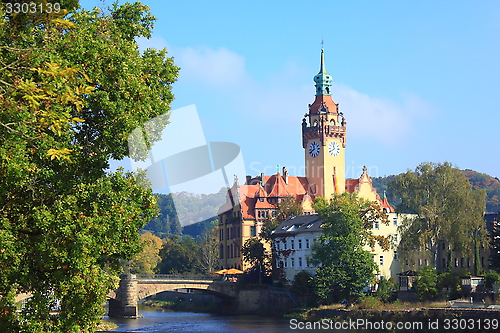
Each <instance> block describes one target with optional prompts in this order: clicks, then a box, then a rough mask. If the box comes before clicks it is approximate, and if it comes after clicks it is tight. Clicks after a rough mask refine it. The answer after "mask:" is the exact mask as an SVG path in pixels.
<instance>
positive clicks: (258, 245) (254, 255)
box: [241, 237, 269, 267]
mask: <svg viewBox="0 0 500 333" xmlns="http://www.w3.org/2000/svg"><path fill="white" fill-rule="evenodd" d="M241 254H242V255H243V258H244V260H245V261H246V262H248V263H249V264H250V265H252V266H260V267H264V266H265V265H266V263H267V262H268V261H269V253H268V251H266V248H265V247H264V244H262V242H261V240H260V239H259V237H252V238H249V239H247V240H246V241H245V244H243V246H242V247H241Z"/></svg>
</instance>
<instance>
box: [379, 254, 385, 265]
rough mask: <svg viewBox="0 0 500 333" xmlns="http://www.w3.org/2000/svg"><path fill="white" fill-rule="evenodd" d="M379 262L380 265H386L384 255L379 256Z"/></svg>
mask: <svg viewBox="0 0 500 333" xmlns="http://www.w3.org/2000/svg"><path fill="white" fill-rule="evenodd" d="M379 264H380V266H384V256H380V257H379Z"/></svg>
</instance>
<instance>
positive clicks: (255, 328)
mask: <svg viewBox="0 0 500 333" xmlns="http://www.w3.org/2000/svg"><path fill="white" fill-rule="evenodd" d="M139 314H140V315H142V318H138V319H121V318H106V320H107V321H110V322H113V323H115V324H117V325H118V328H117V329H115V331H118V332H141V333H147V332H155V333H163V332H206V333H215V332H217V333H235V332H248V333H250V332H251V333H274V332H276V333H282V332H297V331H298V330H297V329H292V328H291V327H290V319H286V318H280V317H262V316H251V315H235V316H221V315H212V314H208V313H191V312H161V311H152V310H148V309H145V308H141V309H140V310H139ZM305 331H307V332H320V330H305ZM321 332H325V330H321ZM330 332H331V331H330ZM334 332H346V331H342V330H337V331H334Z"/></svg>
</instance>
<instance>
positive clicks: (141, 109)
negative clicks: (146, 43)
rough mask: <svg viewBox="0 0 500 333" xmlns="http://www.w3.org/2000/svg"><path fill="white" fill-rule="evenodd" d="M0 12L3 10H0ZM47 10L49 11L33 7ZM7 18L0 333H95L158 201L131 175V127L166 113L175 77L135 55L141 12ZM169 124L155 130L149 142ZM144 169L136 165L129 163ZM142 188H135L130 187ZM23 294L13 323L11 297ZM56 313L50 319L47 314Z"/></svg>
mask: <svg viewBox="0 0 500 333" xmlns="http://www.w3.org/2000/svg"><path fill="white" fill-rule="evenodd" d="M5 2H6V1H4V4H5ZM35 3H36V4H41V5H47V1H38V0H37V1H35ZM59 3H60V4H61V8H62V10H61V11H60V12H59V13H51V14H48V13H43V14H40V13H38V14H10V13H6V12H5V8H6V6H4V4H3V5H2V8H1V9H0V10H1V11H2V15H1V16H0V137H1V138H2V140H1V141H0V207H2V208H1V212H0V271H1V272H2V273H1V274H0V299H1V301H0V327H2V330H4V331H7V332H94V330H95V328H96V325H97V323H98V322H99V320H100V318H101V316H102V314H103V311H104V309H103V306H102V305H103V304H104V302H105V300H106V295H107V293H108V292H109V290H110V289H114V288H115V287H116V282H117V281H116V275H117V274H118V273H119V272H120V271H121V269H122V262H121V260H122V259H125V260H129V259H131V258H132V257H133V256H134V255H135V254H136V253H137V252H139V251H140V248H141V246H140V244H141V243H140V238H139V234H138V232H137V231H138V230H139V229H140V228H141V227H142V226H143V225H144V223H145V222H147V221H149V220H151V218H152V217H153V216H155V215H156V211H157V209H156V200H155V198H154V196H153V195H152V193H151V191H150V190H145V189H144V188H143V187H142V186H139V185H138V182H142V183H144V179H141V178H137V177H134V176H133V175H132V174H130V173H124V172H123V171H118V172H114V173H109V172H107V171H106V170H107V168H108V167H109V164H108V160H109V159H111V158H114V159H122V158H124V157H126V156H128V155H129V152H128V143H127V138H128V135H129V133H130V132H131V131H132V130H133V129H134V128H136V127H138V126H140V125H142V124H144V123H145V122H146V121H147V120H150V119H152V118H155V117H156V116H158V115H160V114H163V113H165V112H167V111H168V110H169V104H170V102H171V101H172V99H173V95H172V92H171V84H172V83H173V82H174V81H175V80H176V76H177V71H178V68H177V67H175V66H174V65H173V60H172V59H171V58H167V57H166V51H165V50H162V51H156V50H147V51H145V52H143V53H140V52H139V51H138V47H137V44H136V42H135V38H136V37H140V36H145V37H149V36H150V35H151V28H152V24H153V19H154V18H153V17H152V16H151V15H150V14H149V12H148V9H147V7H145V6H143V5H141V4H140V3H135V4H125V5H123V6H119V5H114V6H113V7H112V8H111V9H110V12H109V14H102V13H99V11H98V10H94V11H90V12H89V11H83V10H80V11H77V12H74V9H75V8H76V7H77V6H78V2H77V1H66V0H62V1H59ZM164 125H165V123H160V124H156V126H157V127H156V128H152V129H151V132H152V133H153V135H151V136H150V142H154V141H155V140H157V139H158V138H159V137H160V133H161V130H162V129H163V127H164ZM134 157H140V156H134ZM138 177H140V176H138ZM20 292H26V293H30V294H31V295H32V297H31V298H30V299H29V300H28V301H27V303H26V305H25V307H24V310H23V311H21V313H19V314H16V313H15V308H14V304H13V301H14V295H15V294H17V293H20ZM57 303H60V312H59V313H58V314H56V315H54V314H51V309H52V308H53V307H54V306H55V304H57Z"/></svg>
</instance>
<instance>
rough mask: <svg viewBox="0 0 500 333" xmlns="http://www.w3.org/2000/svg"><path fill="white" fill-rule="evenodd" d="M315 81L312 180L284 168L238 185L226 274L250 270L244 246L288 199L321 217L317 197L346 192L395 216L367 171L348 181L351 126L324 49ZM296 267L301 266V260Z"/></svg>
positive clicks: (226, 231) (308, 142) (308, 165)
mask: <svg viewBox="0 0 500 333" xmlns="http://www.w3.org/2000/svg"><path fill="white" fill-rule="evenodd" d="M314 82H315V88H316V90H315V91H316V94H315V98H314V101H313V103H312V104H309V106H308V113H307V114H305V116H304V118H303V119H302V123H301V127H302V147H303V148H304V154H305V170H306V176H305V177H297V176H290V175H289V174H288V171H287V169H286V167H283V168H282V170H278V172H277V173H276V174H274V175H270V176H268V175H264V174H260V175H257V176H255V177H252V176H247V177H246V179H245V183H244V184H243V185H239V184H238V180H236V181H235V184H234V185H233V186H232V187H231V188H230V189H229V190H228V193H227V197H226V202H225V204H224V205H223V206H222V207H221V208H220V209H219V213H218V220H219V256H220V259H219V266H220V268H221V269H223V268H238V269H246V268H248V267H249V265H248V264H247V263H245V262H244V260H243V258H242V256H241V251H240V250H241V247H242V246H243V245H244V244H245V241H246V240H248V239H249V238H251V237H256V236H258V235H259V233H260V231H261V229H262V226H263V222H264V220H265V219H266V218H269V217H273V216H276V214H277V208H278V204H279V203H280V202H281V201H282V200H284V199H285V198H287V197H293V198H295V200H296V201H297V202H298V203H300V204H301V205H302V208H303V212H304V215H306V216H307V215H313V214H315V211H314V208H313V203H314V199H315V198H316V197H326V198H328V197H331V196H332V195H334V194H341V193H344V192H349V193H357V195H358V196H359V197H362V198H364V199H367V200H370V201H378V202H379V203H380V205H381V208H383V209H384V210H385V211H386V212H387V213H394V209H393V207H391V206H390V205H389V203H388V202H387V199H386V198H383V199H381V198H380V197H379V195H378V194H377V192H376V191H375V189H374V188H373V186H372V180H371V179H370V177H369V175H368V172H367V168H366V167H365V168H364V169H363V173H362V175H361V176H360V178H358V179H346V178H345V149H346V146H347V137H346V135H347V121H346V118H345V116H344V114H343V113H342V112H340V110H339V104H338V103H335V101H334V100H333V99H332V91H331V84H332V77H331V75H330V74H328V73H327V71H326V66H325V55H324V50H323V49H322V50H321V60H320V70H319V73H318V74H317V75H315V76H314ZM279 171H281V172H279ZM311 241H312V240H311ZM304 247H305V240H304ZM392 256H393V255H392ZM300 260H301V261H303V260H305V258H304V259H302V257H301V259H300ZM378 260H380V257H379V258H378ZM296 262H297V265H298V262H299V259H298V258H297V261H296ZM303 262H304V266H305V265H306V263H305V261H303ZM294 265H295V264H294ZM300 266H301V265H300Z"/></svg>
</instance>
